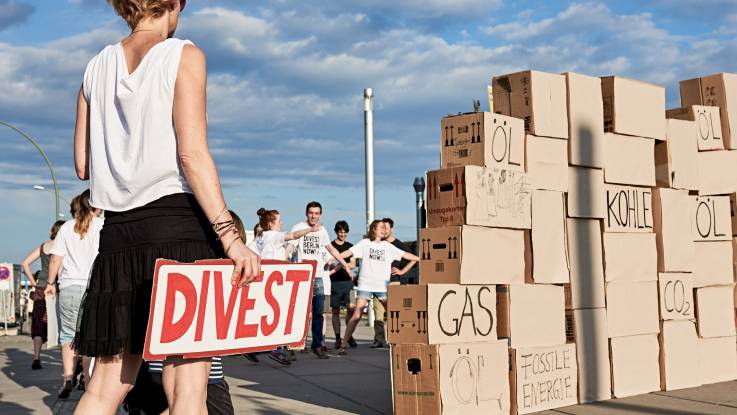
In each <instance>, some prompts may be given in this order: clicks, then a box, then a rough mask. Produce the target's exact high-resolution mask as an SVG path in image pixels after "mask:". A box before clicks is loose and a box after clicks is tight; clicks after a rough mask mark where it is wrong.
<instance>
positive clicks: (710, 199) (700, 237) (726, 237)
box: [691, 196, 732, 242]
mask: <svg viewBox="0 0 737 415" xmlns="http://www.w3.org/2000/svg"><path fill="white" fill-rule="evenodd" d="M691 200H692V203H691V233H692V235H693V240H694V242H702V241H731V240H732V210H731V208H730V205H729V196H698V197H693V198H691Z"/></svg>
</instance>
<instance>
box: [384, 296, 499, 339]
mask: <svg viewBox="0 0 737 415" xmlns="http://www.w3.org/2000/svg"><path fill="white" fill-rule="evenodd" d="M387 296H388V300H387V310H386V313H387V314H386V315H387V319H388V323H387V324H386V327H387V329H386V337H387V341H388V342H389V343H391V344H405V343H422V344H445V343H463V342H474V341H492V340H496V339H497V337H496V332H497V328H496V324H497V316H496V287H495V286H494V285H457V284H430V285H390V286H389V290H388V293H387ZM428 316H430V318H428Z"/></svg>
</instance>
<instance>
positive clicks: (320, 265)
mask: <svg viewBox="0 0 737 415" xmlns="http://www.w3.org/2000/svg"><path fill="white" fill-rule="evenodd" d="M305 216H306V220H305V222H300V223H298V224H296V225H294V226H293V227H292V232H294V231H298V230H302V229H307V228H311V227H313V226H315V225H316V224H318V223H320V219H321V217H322V205H321V204H320V203H319V202H314V201H313V202H310V203H308V204H307V207H306V208H305ZM287 250H288V252H287V257H290V256H291V254H292V252H293V251H295V250H296V253H297V261H304V260H313V261H317V274H316V275H315V283H314V289H313V293H312V344H311V348H312V352H313V353H315V355H316V356H317V357H318V358H320V359H327V358H328V357H329V356H328V355H327V354H326V353H325V352H324V351H323V350H322V341H323V332H322V329H323V324H324V323H325V314H324V313H325V292H326V291H327V292H330V291H329V284H330V272H329V271H327V270H325V257H324V256H323V255H322V252H323V251H327V252H328V253H329V254H330V255H332V256H333V258H335V259H336V260H338V262H340V263H341V264H343V266H345V267H347V264H346V262H345V260H343V258H341V256H340V252H338V250H337V249H335V247H333V245H332V244H331V243H330V235H328V231H326V230H325V228H321V229H320V230H319V231H317V232H310V233H308V234H307V235H305V236H303V237H301V238H299V239H295V240H293V241H290V243H289V246H288V247H287ZM346 269H348V271H349V272H350V269H349V268H346ZM326 286H327V287H328V289H327V290H326V289H325V287H326Z"/></svg>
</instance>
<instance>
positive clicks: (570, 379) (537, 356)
mask: <svg viewBox="0 0 737 415" xmlns="http://www.w3.org/2000/svg"><path fill="white" fill-rule="evenodd" d="M510 357H511V359H512V361H511V366H510V367H511V369H512V374H511V377H510V380H511V381H512V382H513V389H512V391H511V394H510V395H511V397H512V398H513V400H514V404H513V408H514V409H516V411H515V410H514V409H513V411H512V413H519V414H529V413H531V412H537V411H542V410H545V409H553V408H560V407H562V406H568V405H575V404H577V403H578V396H577V390H578V377H577V370H578V366H577V363H576V345H575V344H573V343H569V344H563V345H560V346H551V347H537V348H519V349H510Z"/></svg>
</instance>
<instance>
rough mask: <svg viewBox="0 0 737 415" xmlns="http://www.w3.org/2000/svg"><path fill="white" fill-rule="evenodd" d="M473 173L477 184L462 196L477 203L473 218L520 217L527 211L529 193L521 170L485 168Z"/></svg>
mask: <svg viewBox="0 0 737 415" xmlns="http://www.w3.org/2000/svg"><path fill="white" fill-rule="evenodd" d="M474 174H475V175H476V183H477V184H478V188H477V190H476V191H475V192H473V194H471V195H468V194H467V195H466V197H467V198H473V199H475V201H474V202H475V203H478V206H479V208H478V209H474V212H475V213H476V215H477V216H476V217H474V220H475V221H488V220H492V219H494V218H497V217H513V218H521V217H523V216H524V215H525V214H527V212H528V209H527V208H528V207H529V200H530V197H531V194H530V190H529V187H528V185H527V182H526V180H525V175H524V174H523V173H519V172H513V171H510V170H493V169H485V170H478V171H476V172H475V173H474Z"/></svg>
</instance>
